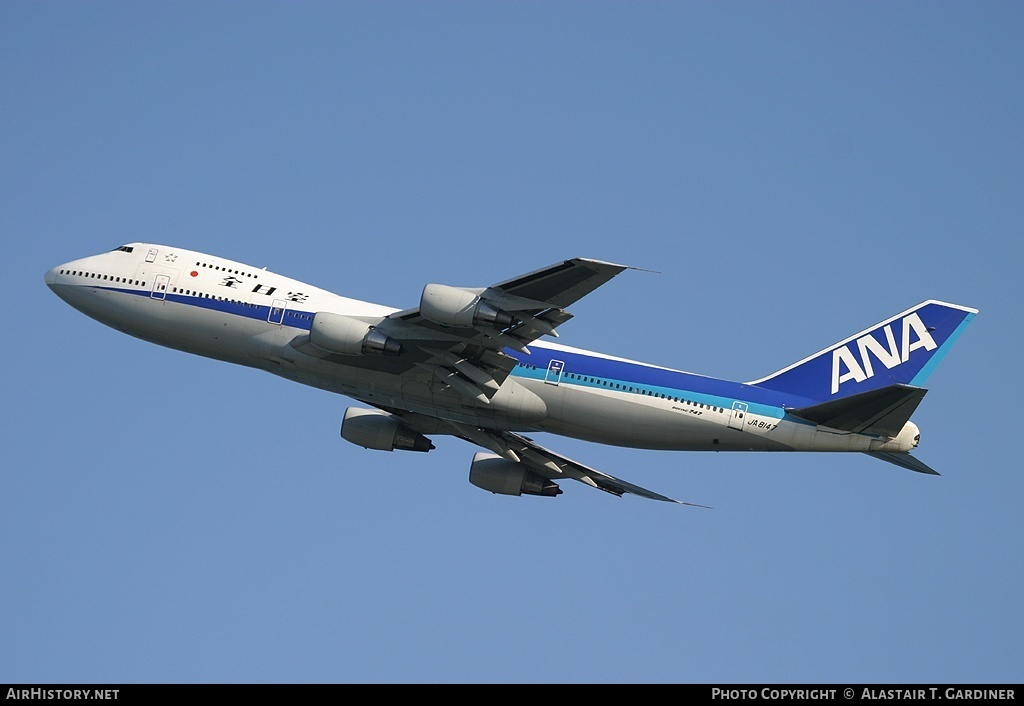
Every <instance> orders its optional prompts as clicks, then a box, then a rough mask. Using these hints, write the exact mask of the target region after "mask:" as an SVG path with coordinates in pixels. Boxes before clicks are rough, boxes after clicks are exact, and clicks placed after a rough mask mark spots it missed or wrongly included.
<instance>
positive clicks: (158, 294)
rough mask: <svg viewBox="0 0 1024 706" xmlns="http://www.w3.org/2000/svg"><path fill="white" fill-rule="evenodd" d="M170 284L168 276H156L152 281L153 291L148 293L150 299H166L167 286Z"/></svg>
mask: <svg viewBox="0 0 1024 706" xmlns="http://www.w3.org/2000/svg"><path fill="white" fill-rule="evenodd" d="M170 283H171V276H170V275H157V276H156V279H154V280H153V291H151V292H150V293H149V296H150V298H152V299H159V300H160V301H163V300H164V299H166V298H167V286H168V285H169V284H170Z"/></svg>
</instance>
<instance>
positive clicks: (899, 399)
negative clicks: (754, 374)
mask: <svg viewBox="0 0 1024 706" xmlns="http://www.w3.org/2000/svg"><path fill="white" fill-rule="evenodd" d="M926 392H928V390H925V389H924V388H922V387H912V386H910V385H889V386H888V387H883V388H880V389H878V390H870V391H868V392H862V393H860V394H857V395H850V396H849V397H843V398H841V399H838V400H833V401H831V402H822V403H821V404H816V405H811V406H810V407H801V408H800V409H788V410H786V411H787V412H788V413H789V414H792V415H793V416H796V417H800V418H801V419H806V420H807V421H809V422H814V423H815V424H820V425H821V426H826V427H829V428H831V429H840V430H842V431H849V432H853V433H855V434H878V435H879V436H890V437H894V436H897V435H898V434H899V433H900V431H901V430H902V429H903V427H904V425H906V423H907V422H908V421H909V420H910V415H912V414H913V413H914V410H916V409H917V405H919V404H920V403H921V400H922V399H924V395H925V393H926Z"/></svg>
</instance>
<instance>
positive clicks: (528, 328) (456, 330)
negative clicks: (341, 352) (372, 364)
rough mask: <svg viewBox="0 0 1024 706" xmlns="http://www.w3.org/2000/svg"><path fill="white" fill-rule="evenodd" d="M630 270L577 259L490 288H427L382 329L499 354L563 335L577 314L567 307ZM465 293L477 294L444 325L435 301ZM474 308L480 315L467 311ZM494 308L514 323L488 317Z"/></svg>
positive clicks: (413, 338) (411, 338) (401, 336)
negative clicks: (564, 327) (417, 301)
mask: <svg viewBox="0 0 1024 706" xmlns="http://www.w3.org/2000/svg"><path fill="white" fill-rule="evenodd" d="M626 269H629V268H628V267H627V266H626V265H616V264H614V263H611V262H602V261H600V260H588V259H586V258H574V259H572V260H564V261H562V262H556V263H555V264H553V265H550V266H548V267H544V268H542V269H539V270H535V271H534V272H529V273H527V274H525V275H521V276H519V277H515V278H513V279H510V280H506V281H504V282H499V283H498V284H494V285H491V286H490V287H486V288H468V287H467V288H458V287H443V288H440V289H438V285H427V286H426V287H425V288H424V291H423V297H422V298H421V299H420V306H419V307H416V308H414V309H407V310H405V311H399V312H396V313H394V314H392V315H390V316H389V317H387V319H385V320H384V321H383V322H381V323H380V324H379V325H378V327H377V328H378V329H380V331H381V333H384V334H385V335H388V336H391V337H392V338H395V339H396V340H398V341H410V342H414V341H416V340H417V337H423V338H424V339H425V340H427V341H434V340H437V337H438V334H440V335H441V336H442V340H450V338H451V337H453V336H454V337H455V338H458V339H461V340H462V341H463V342H474V343H478V344H480V345H482V346H484V347H486V348H490V349H493V350H500V349H501V348H504V347H506V346H508V347H510V348H513V349H515V350H523V349H524V348H525V347H526V346H527V344H529V343H530V342H532V341H534V340H536V339H538V338H540V337H541V336H543V335H544V334H550V335H553V336H555V337H557V336H558V334H557V333H555V332H554V330H555V329H556V328H557V327H558V326H560V325H561V324H563V323H565V322H566V321H568V320H569V319H571V318H572V314H570V313H568V312H567V311H565V308H566V307H567V306H569V305H571V304H573V303H575V302H576V301H578V300H579V299H582V298H583V297H584V296H586V295H587V294H590V292H592V291H594V290H595V289H597V288H598V287H600V286H601V285H602V284H605V283H606V282H608V281H609V280H610V279H611V278H612V277H614V276H615V275H617V274H619V273H620V272H622V271H623V270H626ZM432 288H433V289H432ZM445 290H454V291H453V292H450V291H445ZM460 292H464V293H466V294H467V295H471V296H467V298H466V300H465V301H464V302H460V304H462V305H463V306H462V308H461V309H460V310H459V311H457V312H450V313H451V314H452V316H453V317H454V320H453V321H443V322H439V320H438V319H439V316H438V314H439V313H440V314H442V316H443V314H444V311H443V308H442V310H441V311H440V312H439V311H438V307H437V306H434V305H433V302H434V301H436V300H437V299H438V298H441V299H443V298H444V296H445V295H448V297H449V299H450V298H451V297H452V296H454V295H457V294H458V293H460ZM432 295H433V296H432ZM441 306H442V307H443V306H444V302H442V305H441ZM473 308H475V309H476V310H477V311H476V312H475V313H476V314H478V316H472V315H470V312H469V311H467V310H468V309H473ZM492 309H493V310H496V311H498V312H501V313H505V314H508V315H509V316H510V317H511V321H508V319H507V317H502V316H500V315H499V316H493V317H488V316H487V315H486V312H488V311H491V310H492ZM428 332H430V333H428Z"/></svg>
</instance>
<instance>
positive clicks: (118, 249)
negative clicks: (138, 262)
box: [114, 245, 135, 252]
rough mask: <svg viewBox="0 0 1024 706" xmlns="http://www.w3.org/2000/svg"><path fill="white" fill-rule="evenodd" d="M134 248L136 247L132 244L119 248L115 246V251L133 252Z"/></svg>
mask: <svg viewBox="0 0 1024 706" xmlns="http://www.w3.org/2000/svg"><path fill="white" fill-rule="evenodd" d="M134 249H135V248H133V247H131V246H130V245H122V246H121V247H119V248H114V252H131V251H132V250H134Z"/></svg>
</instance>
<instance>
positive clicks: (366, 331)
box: [309, 311, 402, 355]
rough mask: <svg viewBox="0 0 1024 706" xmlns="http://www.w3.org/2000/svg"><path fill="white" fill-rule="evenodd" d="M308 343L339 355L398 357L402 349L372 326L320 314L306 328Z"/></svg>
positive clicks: (348, 317)
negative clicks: (307, 330) (307, 328)
mask: <svg viewBox="0 0 1024 706" xmlns="http://www.w3.org/2000/svg"><path fill="white" fill-rule="evenodd" d="M309 340H310V343H312V344H313V345H314V346H316V347H317V348H321V349H323V350H325V351H327V352H329V353H340V354H342V355H398V354H399V353H401V352H402V346H401V344H400V343H398V342H397V341H395V340H394V339H392V338H389V337H388V336H385V335H384V334H382V333H380V332H379V331H377V330H376V329H375V328H374V327H373V326H371V325H370V324H368V323H366V322H365V321H360V320H359V319H353V318H352V317H350V316H342V315H341V314H332V313H330V312H327V311H320V312H317V314H316V315H315V316H314V317H313V325H312V326H310V327H309Z"/></svg>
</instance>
